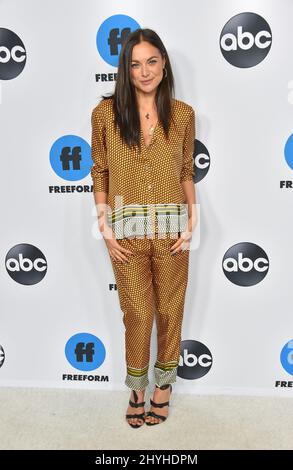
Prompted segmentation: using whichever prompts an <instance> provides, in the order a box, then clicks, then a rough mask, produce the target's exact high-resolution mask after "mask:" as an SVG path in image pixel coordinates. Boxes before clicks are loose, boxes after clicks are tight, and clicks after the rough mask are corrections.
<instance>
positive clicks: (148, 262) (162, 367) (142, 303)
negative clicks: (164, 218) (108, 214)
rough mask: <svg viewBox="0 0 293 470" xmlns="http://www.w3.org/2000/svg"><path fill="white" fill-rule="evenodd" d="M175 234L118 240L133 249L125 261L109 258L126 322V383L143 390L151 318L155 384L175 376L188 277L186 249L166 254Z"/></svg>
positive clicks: (145, 377) (172, 378) (155, 234)
mask: <svg viewBox="0 0 293 470" xmlns="http://www.w3.org/2000/svg"><path fill="white" fill-rule="evenodd" d="M179 235H180V234H177V233H176V235H175V234H169V233H167V234H165V235H164V238H159V236H158V234H157V233H154V234H153V238H147V237H146V236H144V237H143V236H142V237H140V238H138V237H137V236H136V237H134V238H122V239H118V240H117V241H118V243H119V244H120V245H121V246H123V247H124V248H127V249H128V250H130V251H132V252H133V253H134V254H133V255H126V256H127V257H128V259H129V263H126V264H124V263H122V262H121V261H116V260H113V259H112V258H111V262H112V266H113V271H114V275H115V280H116V285H117V291H118V296H119V302H120V308H121V310H122V312H123V323H124V326H125V359H126V366H127V374H126V380H125V384H126V385H127V386H128V387H129V388H131V389H133V390H142V389H144V388H145V387H146V386H147V385H148V384H149V379H148V370H149V360H150V341H151V333H152V327H153V321H154V317H155V318H156V324H157V360H156V362H155V365H154V374H155V382H156V385H158V386H159V387H160V386H162V385H165V384H169V383H172V382H175V381H176V376H177V367H178V364H179V357H180V344H181V327H182V320H183V311H184V301H185V293H186V288H187V282H188V265H189V253H190V251H189V250H185V251H179V252H177V253H175V254H173V255H172V254H171V252H170V248H171V246H172V245H173V244H174V243H175V242H176V240H177V238H174V236H175V237H178V236H179Z"/></svg>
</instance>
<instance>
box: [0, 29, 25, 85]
mask: <svg viewBox="0 0 293 470" xmlns="http://www.w3.org/2000/svg"><path fill="white" fill-rule="evenodd" d="M25 63H26V51H25V47H24V45H23V42H22V40H21V39H20V38H19V37H18V36H17V34H15V33H14V32H13V31H10V29H6V28H0V80H11V79H12V78H15V77H17V76H18V75H19V74H20V73H21V72H22V71H23V69H24V66H25Z"/></svg>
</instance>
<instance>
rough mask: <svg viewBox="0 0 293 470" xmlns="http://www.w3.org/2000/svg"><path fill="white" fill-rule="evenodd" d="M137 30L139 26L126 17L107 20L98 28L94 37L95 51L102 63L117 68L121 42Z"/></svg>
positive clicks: (115, 16)
mask: <svg viewBox="0 0 293 470" xmlns="http://www.w3.org/2000/svg"><path fill="white" fill-rule="evenodd" d="M139 28H140V26H139V24H138V23H137V22H136V21H135V20H134V19H133V18H131V17H130V16H127V15H113V16H110V17H109V18H107V19H106V20H105V21H104V22H103V23H102V24H101V26H100V27H99V30H98V32H97V37H96V44H97V49H98V52H99V54H100V56H101V57H102V58H103V59H104V61H105V62H107V63H108V64H110V65H113V67H118V63H119V54H120V51H121V47H122V45H123V42H124V41H125V39H126V38H127V36H128V35H129V34H130V33H131V32H133V31H135V30H136V29H139Z"/></svg>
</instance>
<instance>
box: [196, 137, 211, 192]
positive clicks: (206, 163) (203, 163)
mask: <svg viewBox="0 0 293 470" xmlns="http://www.w3.org/2000/svg"><path fill="white" fill-rule="evenodd" d="M194 164H195V183H198V182H199V181H201V180H202V179H203V178H204V177H205V176H206V174H207V173H208V171H209V169H210V154H209V152H208V149H207V148H206V146H205V145H204V144H203V143H202V142H201V141H200V140H197V139H196V140H195V157H194Z"/></svg>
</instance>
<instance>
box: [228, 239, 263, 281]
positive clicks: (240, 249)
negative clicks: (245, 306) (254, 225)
mask: <svg viewBox="0 0 293 470" xmlns="http://www.w3.org/2000/svg"><path fill="white" fill-rule="evenodd" d="M222 266H223V271H224V274H225V276H226V277H227V279H229V281H231V282H233V284H236V285H238V286H253V285H255V284H258V283H259V282H260V281H262V280H263V279H264V278H265V276H266V275H267V273H268V270H269V259H268V256H267V254H266V252H265V251H264V250H263V249H262V248H261V247H260V246H258V245H256V244H255V243H250V242H241V243H237V244H236V245H233V246H232V247H231V248H229V249H228V250H227V251H226V253H225V254H224V257H223V262H222Z"/></svg>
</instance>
